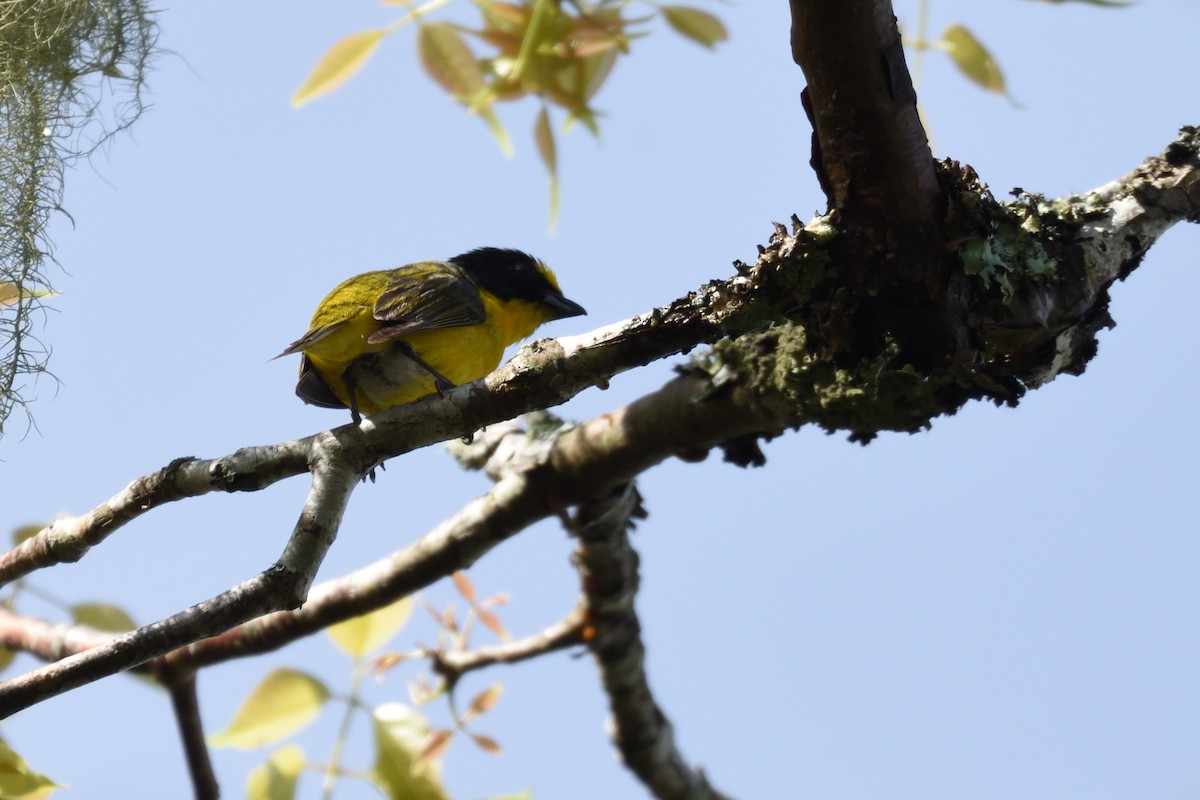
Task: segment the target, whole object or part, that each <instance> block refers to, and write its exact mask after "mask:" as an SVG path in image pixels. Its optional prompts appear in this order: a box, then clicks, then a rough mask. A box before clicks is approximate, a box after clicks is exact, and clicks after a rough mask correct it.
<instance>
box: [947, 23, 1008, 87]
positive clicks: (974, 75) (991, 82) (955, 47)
mask: <svg viewBox="0 0 1200 800" xmlns="http://www.w3.org/2000/svg"><path fill="white" fill-rule="evenodd" d="M941 46H942V49H944V50H945V51H946V52H947V53H948V54H949V55H950V58H951V59H952V60H953V61H954V63H955V65H957V66H958V68H959V70H960V71H961V72H962V74H963V75H966V76H967V77H968V78H969V79H970V80H972V81H974V82H975V83H977V84H979V85H980V86H982V87H983V88H985V89H987V90H988V91H992V92H997V93H999V94H1004V95H1006V94H1008V92H1007V91H1006V90H1005V88H1004V74H1003V73H1002V72H1001V71H1000V65H999V64H997V63H996V59H994V58H992V54H991V53H990V52H988V49H987V48H986V47H984V46H983V43H982V42H980V41H979V40H978V39H976V38H975V34H973V33H971V32H970V31H969V30H967V29H966V28H964V27H963V26H962V25H951V26H950V27H949V28H947V29H946V30H945V32H944V33H943V34H942V42H941Z"/></svg>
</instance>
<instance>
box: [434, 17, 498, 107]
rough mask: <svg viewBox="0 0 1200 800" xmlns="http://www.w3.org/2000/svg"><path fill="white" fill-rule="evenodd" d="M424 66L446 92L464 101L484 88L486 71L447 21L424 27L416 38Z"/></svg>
mask: <svg viewBox="0 0 1200 800" xmlns="http://www.w3.org/2000/svg"><path fill="white" fill-rule="evenodd" d="M417 55H418V56H419V57H420V59H421V66H422V67H424V68H425V71H426V72H427V73H429V77H431V78H433V79H434V81H436V82H437V83H438V85H440V86H441V87H442V88H443V89H445V90H446V91H447V92H449V93H450V94H452V95H454V96H455V97H456V98H457V99H459V100H462V101H464V102H466V101H468V100H469V99H471V98H472V97H473V96H474V95H476V94H478V93H479V92H481V91H482V90H483V88H484V85H485V84H484V76H483V69H482V68H481V67H480V66H479V62H478V61H476V60H475V54H474V53H472V52H471V48H470V47H468V46H467V43H466V42H464V41H463V38H462V37H461V36H459V35H458V31H456V30H454V28H452V27H450V26H449V25H447V24H446V23H444V22H434V23H431V24H429V25H422V26H421V32H420V34H418V36H417Z"/></svg>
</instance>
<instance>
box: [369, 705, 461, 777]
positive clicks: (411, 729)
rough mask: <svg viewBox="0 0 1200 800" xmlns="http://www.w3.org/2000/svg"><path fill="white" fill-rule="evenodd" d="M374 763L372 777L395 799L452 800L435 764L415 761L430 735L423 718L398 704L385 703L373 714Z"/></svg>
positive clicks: (426, 722) (427, 725) (427, 724)
mask: <svg viewBox="0 0 1200 800" xmlns="http://www.w3.org/2000/svg"><path fill="white" fill-rule="evenodd" d="M373 722H374V728H375V765H374V766H373V767H371V778H372V780H374V782H375V783H376V784H377V785H378V786H379V788H380V789H382V790H383V791H384V792H385V793H386V794H387V796H388V797H390V798H395V799H396V800H401V798H402V799H403V800H449V795H447V794H446V790H445V789H444V788H442V782H441V779H440V778H439V777H438V768H437V765H436V764H435V763H432V762H426V763H422V764H417V763H416V757H417V754H418V753H419V752H421V749H422V748H423V747H424V745H425V740H426V739H427V738H428V737H429V723H428V721H426V719H425V718H424V717H422V716H421V715H420V714H418V713H417V712H416V711H413V710H412V709H411V708H408V707H407V706H404V705H401V704H399V703H385V704H384V705H382V706H379V707H378V708H376V709H375V712H374V714H373Z"/></svg>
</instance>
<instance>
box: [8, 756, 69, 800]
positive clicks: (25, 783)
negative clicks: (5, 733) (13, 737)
mask: <svg viewBox="0 0 1200 800" xmlns="http://www.w3.org/2000/svg"><path fill="white" fill-rule="evenodd" d="M59 786H60V784H57V783H55V782H54V781H52V780H50V779H49V778H47V777H46V776H45V775H41V774H39V773H37V772H34V771H33V770H31V769H30V768H29V765H28V764H26V763H25V759H23V758H21V757H20V756H19V755H17V753H16V752H15V751H14V750H13V749H12V748H11V747H9V746H8V745H7V744H4V743H3V742H0V798H3V799H4V800H42V798H44V797H49V796H50V795H51V794H52V793H53V792H54V790H55V789H56V788H58V787H59Z"/></svg>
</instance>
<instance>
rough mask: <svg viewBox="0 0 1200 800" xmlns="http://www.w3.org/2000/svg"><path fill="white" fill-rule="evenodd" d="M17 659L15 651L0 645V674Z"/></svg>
mask: <svg viewBox="0 0 1200 800" xmlns="http://www.w3.org/2000/svg"><path fill="white" fill-rule="evenodd" d="M16 657H17V651H16V650H13V649H11V648H9V647H5V646H4V645H0V672H3V671H4V670H6V669H8V666H9V664H11V663H12V662H13V659H14V658H16Z"/></svg>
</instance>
